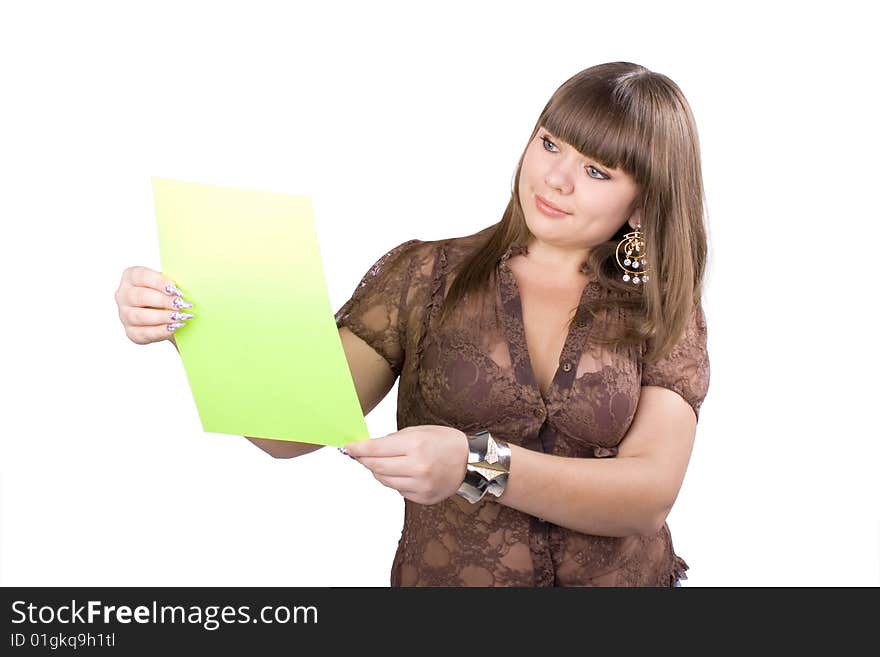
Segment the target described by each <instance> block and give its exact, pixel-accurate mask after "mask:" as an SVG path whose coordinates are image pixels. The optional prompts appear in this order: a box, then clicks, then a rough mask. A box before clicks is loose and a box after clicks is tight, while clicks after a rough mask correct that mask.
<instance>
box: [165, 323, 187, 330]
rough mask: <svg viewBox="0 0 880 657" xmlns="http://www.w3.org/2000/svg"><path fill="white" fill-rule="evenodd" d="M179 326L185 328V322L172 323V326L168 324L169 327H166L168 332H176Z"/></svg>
mask: <svg viewBox="0 0 880 657" xmlns="http://www.w3.org/2000/svg"><path fill="white" fill-rule="evenodd" d="M181 326H186V322H174V323H173V324H169V325H168V330H169V331H176V330H177V329H179V328H180V327H181Z"/></svg>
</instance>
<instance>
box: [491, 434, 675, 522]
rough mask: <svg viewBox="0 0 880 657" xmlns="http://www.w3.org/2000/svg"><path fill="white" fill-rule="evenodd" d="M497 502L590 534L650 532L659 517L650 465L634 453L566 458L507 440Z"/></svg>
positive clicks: (657, 498)
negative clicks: (503, 484)
mask: <svg viewBox="0 0 880 657" xmlns="http://www.w3.org/2000/svg"><path fill="white" fill-rule="evenodd" d="M509 446H510V474H509V475H508V479H507V487H506V489H505V491H504V493H502V495H501V497H498V498H492V499H494V500H497V502H498V503H499V504H503V505H505V506H509V507H511V508H513V509H517V510H518V511H522V512H524V513H528V514H530V515H533V516H537V517H539V518H543V519H544V520H547V521H549V522H552V523H553V524H556V525H559V526H560V527H566V528H568V529H573V530H575V531H578V532H582V533H585V534H593V535H596V536H629V535H632V534H650V533H652V532H653V531H654V530H655V529H656V526H657V524H658V522H659V519H660V518H661V517H662V516H661V513H662V508H663V503H662V501H661V500H660V499H659V495H658V493H657V492H656V491H657V488H658V487H657V486H656V485H655V483H656V482H654V481H653V478H652V475H651V472H652V470H651V468H650V467H649V464H648V462H647V461H645V460H644V459H641V458H638V457H620V456H618V457H615V458H602V459H593V458H569V457H563V456H554V455H552V454H543V453H541V452H536V451H533V450H530V449H525V448H524V447H521V446H519V445H514V444H510V445H509Z"/></svg>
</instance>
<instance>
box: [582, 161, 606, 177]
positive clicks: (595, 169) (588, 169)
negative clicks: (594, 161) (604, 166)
mask: <svg viewBox="0 0 880 657" xmlns="http://www.w3.org/2000/svg"><path fill="white" fill-rule="evenodd" d="M590 169H592V170H593V171H595V172H596V173H598V174H599V180H603V179H605V178H607V177H608V176H606V175H605V174H604V173H602V172H601V171H599V169H597V168H596V167H594V166H592V165H590V164H588V165H587V172H588V173H589V171H590ZM590 177H591V178H595V177H596V176H590Z"/></svg>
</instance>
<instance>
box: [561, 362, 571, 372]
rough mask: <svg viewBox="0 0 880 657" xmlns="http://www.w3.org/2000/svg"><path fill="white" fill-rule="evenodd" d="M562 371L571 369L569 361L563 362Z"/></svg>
mask: <svg viewBox="0 0 880 657" xmlns="http://www.w3.org/2000/svg"><path fill="white" fill-rule="evenodd" d="M562 371H563V372H569V371H571V363H565V364H564V365H563V366H562Z"/></svg>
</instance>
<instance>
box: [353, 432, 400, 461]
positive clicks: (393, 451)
mask: <svg viewBox="0 0 880 657" xmlns="http://www.w3.org/2000/svg"><path fill="white" fill-rule="evenodd" d="M411 442H412V437H411V436H407V435H405V434H401V433H400V432H395V433H391V434H388V435H387V436H383V437H382V438H370V439H368V440H358V441H356V442H353V443H349V444H348V445H346V446H345V449H347V450H348V452H349V453H350V454H351V455H352V456H354V457H355V458H358V457H361V456H406V455H407V454H408V453H409V450H408V446H409V444H410V443H411Z"/></svg>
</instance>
